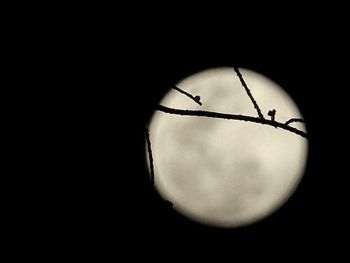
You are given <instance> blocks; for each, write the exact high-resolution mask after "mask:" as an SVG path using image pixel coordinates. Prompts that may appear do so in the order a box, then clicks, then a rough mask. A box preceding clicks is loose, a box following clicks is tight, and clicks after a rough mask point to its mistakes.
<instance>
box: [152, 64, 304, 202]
mask: <svg viewBox="0 0 350 263" xmlns="http://www.w3.org/2000/svg"><path fill="white" fill-rule="evenodd" d="M234 71H235V72H236V74H237V76H238V78H239V80H240V82H241V84H242V86H243V87H244V89H245V91H246V93H247V95H248V97H249V98H250V100H251V101H252V103H253V105H254V108H255V109H256V111H257V113H258V116H259V117H252V116H247V115H240V114H227V113H220V112H212V111H204V110H183V109H174V108H169V107H166V106H163V105H158V106H157V108H156V110H158V111H161V112H164V113H168V114H174V115H181V116H194V117H206V118H216V119H225V120H238V121H247V122H254V123H259V124H262V125H268V126H272V127H275V128H280V129H283V130H286V131H289V132H291V133H294V134H296V135H299V136H301V137H304V138H306V139H309V135H308V134H307V133H305V132H303V131H301V130H299V129H297V128H294V127H291V126H289V124H290V123H293V122H302V123H305V121H304V120H303V119H300V118H291V119H289V120H288V121H286V122H285V123H282V122H278V121H276V120H275V115H276V110H275V109H272V110H270V111H269V112H268V115H269V116H270V117H271V119H270V120H268V119H265V118H264V115H263V114H262V112H261V109H260V107H259V105H258V103H257V102H256V100H255V99H254V97H253V95H252V93H251V91H250V89H249V88H248V86H247V84H246V82H245V81H244V79H243V76H242V74H241V73H240V71H239V69H238V68H237V67H234ZM173 88H174V89H175V90H177V91H178V92H180V93H182V94H184V95H186V96H187V97H189V98H191V99H192V100H193V101H194V102H196V103H198V104H199V105H202V103H201V102H200V96H195V97H194V96H193V95H191V94H190V93H188V92H186V91H184V90H182V89H180V88H178V87H176V86H174V87H173ZM146 139H147V146H148V156H149V161H150V170H151V182H152V186H153V187H155V185H154V167H153V155H152V147H151V141H150V137H149V131H148V129H147V128H146ZM169 203H170V204H171V205H172V203H171V202H169Z"/></svg>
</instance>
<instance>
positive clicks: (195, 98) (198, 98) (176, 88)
mask: <svg viewBox="0 0 350 263" xmlns="http://www.w3.org/2000/svg"><path fill="white" fill-rule="evenodd" d="M173 89H174V90H177V91H178V92H180V93H182V94H185V95H186V96H187V97H189V98H191V99H192V100H193V101H194V102H195V103H198V104H199V105H200V106H202V102H200V100H201V97H199V96H193V95H192V94H190V93H188V92H186V91H184V90H182V89H180V88H178V87H176V86H174V87H173Z"/></svg>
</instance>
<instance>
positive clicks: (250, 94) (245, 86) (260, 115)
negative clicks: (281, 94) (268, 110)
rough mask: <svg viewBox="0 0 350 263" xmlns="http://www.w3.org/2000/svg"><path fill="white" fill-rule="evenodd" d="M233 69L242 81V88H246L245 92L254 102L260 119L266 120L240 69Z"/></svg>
mask: <svg viewBox="0 0 350 263" xmlns="http://www.w3.org/2000/svg"><path fill="white" fill-rule="evenodd" d="M233 69H234V70H235V72H236V74H237V76H238V78H239V80H240V81H241V84H242V86H243V87H244V89H245V91H246V92H247V94H248V97H249V98H250V100H251V101H252V103H253V105H254V108H255V109H256V111H257V112H258V115H259V118H260V119H265V118H264V115H263V114H262V112H261V110H260V108H259V106H258V103H257V102H256V101H255V99H254V97H253V95H252V93H251V92H250V89H249V88H248V86H247V84H246V83H245V81H244V79H243V77H242V74H241V72H239V69H238V68H237V67H233Z"/></svg>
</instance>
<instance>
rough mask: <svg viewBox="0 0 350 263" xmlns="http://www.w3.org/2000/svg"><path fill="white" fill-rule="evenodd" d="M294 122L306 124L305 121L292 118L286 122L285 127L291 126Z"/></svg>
mask: <svg viewBox="0 0 350 263" xmlns="http://www.w3.org/2000/svg"><path fill="white" fill-rule="evenodd" d="M292 122H302V123H305V121H304V120H303V119H298V118H291V119H290V120H288V121H286V123H285V125H289V124H290V123H292Z"/></svg>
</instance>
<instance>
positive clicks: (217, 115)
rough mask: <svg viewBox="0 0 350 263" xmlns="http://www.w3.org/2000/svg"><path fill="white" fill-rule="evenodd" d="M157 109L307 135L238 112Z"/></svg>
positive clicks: (294, 129) (288, 127) (284, 125)
mask: <svg viewBox="0 0 350 263" xmlns="http://www.w3.org/2000/svg"><path fill="white" fill-rule="evenodd" d="M156 109H157V110H159V111H162V112H165V113H170V114H175V115H182V116H196V117H208V118H217V119H226V120H239V121H248V122H255V123H260V124H264V125H270V126H273V127H276V128H281V129H284V130H287V131H290V132H292V133H295V134H297V135H300V136H302V137H304V138H308V135H307V134H306V133H305V132H303V131H301V130H298V129H296V128H293V127H290V126H288V125H286V124H284V123H281V122H277V121H272V120H267V119H261V118H257V117H252V116H247V115H238V114H227V113H219V112H212V111H202V110H181V109H173V108H168V107H165V106H162V105H158V107H157V108H156Z"/></svg>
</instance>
